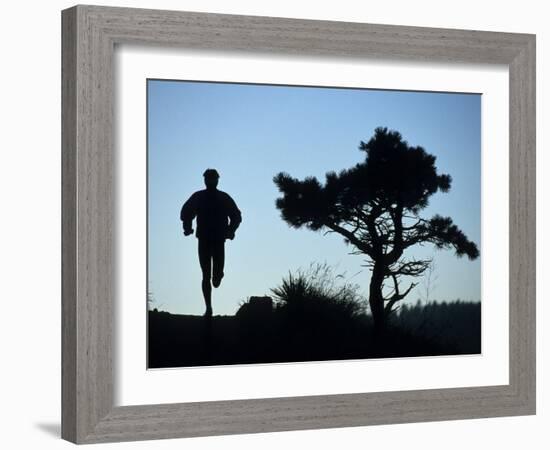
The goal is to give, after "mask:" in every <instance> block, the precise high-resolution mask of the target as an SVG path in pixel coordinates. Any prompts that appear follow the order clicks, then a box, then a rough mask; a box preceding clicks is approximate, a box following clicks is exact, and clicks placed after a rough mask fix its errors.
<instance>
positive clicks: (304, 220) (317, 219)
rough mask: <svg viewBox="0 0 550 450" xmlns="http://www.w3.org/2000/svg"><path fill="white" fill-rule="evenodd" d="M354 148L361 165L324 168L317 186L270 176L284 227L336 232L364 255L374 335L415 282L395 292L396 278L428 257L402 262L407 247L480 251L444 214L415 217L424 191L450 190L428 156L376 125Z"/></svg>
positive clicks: (414, 272) (413, 271) (311, 180)
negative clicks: (337, 169) (361, 158)
mask: <svg viewBox="0 0 550 450" xmlns="http://www.w3.org/2000/svg"><path fill="white" fill-rule="evenodd" d="M359 150H361V151H363V152H365V154H366V157H365V160H364V161H363V162H361V163H359V164H356V165H355V166H354V167H351V168H350V169H345V170H342V171H341V172H340V173H336V172H328V173H327V174H326V180H325V183H324V184H321V183H320V182H319V181H318V180H317V178H315V177H306V178H305V179H304V180H303V181H300V180H298V179H296V178H293V177H291V176H290V175H289V174H287V173H284V172H281V173H279V174H277V175H276V176H275V177H274V178H273V181H274V182H275V184H276V185H277V187H278V188H279V191H280V192H281V193H282V194H283V196H282V197H280V198H278V199H277V200H276V206H277V208H278V209H279V210H280V211H281V217H282V218H283V220H285V221H286V222H287V223H288V224H289V225H290V226H292V227H295V228H301V227H304V226H305V227H307V228H309V229H311V230H313V231H321V230H325V231H327V232H334V233H338V234H340V235H342V236H343V237H344V240H345V242H346V243H347V244H350V245H352V246H353V247H354V250H353V251H352V254H363V255H366V256H367V266H368V267H369V268H370V269H371V271H372V274H371V280H370V287H369V306H370V309H371V313H372V316H373V320H374V324H375V330H376V331H377V332H378V333H379V332H381V331H383V329H384V327H385V324H386V322H387V318H388V316H389V315H390V314H391V312H392V311H393V310H394V309H395V306H396V303H397V302H399V301H401V300H403V299H404V298H405V297H406V296H407V294H409V292H410V291H411V290H412V289H413V288H414V286H416V283H411V284H410V285H409V287H407V288H406V289H404V290H403V289H401V286H400V285H401V283H400V279H401V277H404V276H410V277H418V276H420V275H422V273H423V272H424V271H425V270H426V269H427V268H428V267H429V264H430V262H431V260H430V259H420V260H418V259H414V258H409V259H407V258H406V257H405V256H404V253H405V251H406V250H407V249H408V248H410V247H412V246H415V245H422V244H425V243H430V244H433V245H434V246H435V247H436V248H437V249H454V250H455V253H456V256H458V257H461V256H464V255H466V256H467V257H468V258H469V259H471V260H474V259H476V258H477V257H478V256H479V250H478V248H477V246H476V244H475V243H474V242H472V241H470V240H468V238H467V237H466V235H465V234H464V233H463V232H462V231H461V230H460V229H459V228H458V227H457V226H456V225H455V224H453V221H452V219H451V218H450V217H442V216H440V215H435V216H433V217H432V218H430V219H425V218H422V217H420V212H421V211H422V210H423V209H424V208H426V206H428V199H429V198H430V196H432V195H433V194H435V193H436V192H437V191H441V192H448V191H449V189H450V187H451V177H450V176H449V175H446V174H438V173H437V168H436V167H435V161H436V157H435V156H433V155H431V154H429V153H427V152H426V151H425V150H424V149H423V148H422V147H414V146H409V145H408V143H407V142H406V141H405V140H403V138H402V136H401V134H400V133H399V132H397V131H393V130H390V131H388V129H387V128H382V127H379V128H376V130H375V133H374V136H373V137H372V138H371V139H370V140H369V141H368V142H366V143H365V142H363V141H361V143H360V145H359Z"/></svg>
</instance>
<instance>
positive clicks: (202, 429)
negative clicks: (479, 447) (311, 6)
mask: <svg viewBox="0 0 550 450" xmlns="http://www.w3.org/2000/svg"><path fill="white" fill-rule="evenodd" d="M62 25H63V47H62V82H63V89H62V93H63V99H62V101H63V105H62V106H63V108H62V109H63V111H62V124H63V130H62V131H63V137H62V145H63V148H62V155H63V156H62V160H63V171H62V173H63V186H62V192H63V198H62V203H63V222H62V223H63V230H62V231H63V248H62V256H63V265H62V267H63V280H62V283H63V290H62V293H63V296H62V312H63V315H62V327H63V330H62V337H63V339H62V356H63V358H62V359H63V361H62V364H63V367H62V436H63V438H65V439H67V440H69V441H72V442H75V443H95V442H114V441H127V440H143V439H160V438H176V437H191V436H209V435H220V434H234V433H256V432H269V431H284V430H298V429H318V428H328V427H331V428H332V427H345V426H360V425H370V424H388V423H403V422H419V421H431V420H451V419H466V418H479V417H496V416H509V415H525V414H534V413H535V134H536V133H535V37H534V36H533V35H527V34H513V33H494V32H482V31H467V30H450V29H434V28H419V27H404V26H390V25H372V24H363V23H344V22H330V21H310V20H299V19H283V18H271V17H257V16H234V15H220V14H205V13H190V12H181V11H158V10H144V9H128V8H110V7H100V6H75V7H73V8H70V9H67V10H64V11H63V12H62ZM403 374H407V375H406V376H403ZM220 380H223V382H220Z"/></svg>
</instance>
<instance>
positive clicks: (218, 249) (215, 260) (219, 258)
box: [212, 239, 225, 288]
mask: <svg viewBox="0 0 550 450" xmlns="http://www.w3.org/2000/svg"><path fill="white" fill-rule="evenodd" d="M224 263H225V239H222V240H220V241H216V242H215V243H213V246H212V266H213V269H212V271H213V276H212V285H213V286H214V287H215V288H217V287H218V286H219V285H220V283H221V282H222V278H223V266H224Z"/></svg>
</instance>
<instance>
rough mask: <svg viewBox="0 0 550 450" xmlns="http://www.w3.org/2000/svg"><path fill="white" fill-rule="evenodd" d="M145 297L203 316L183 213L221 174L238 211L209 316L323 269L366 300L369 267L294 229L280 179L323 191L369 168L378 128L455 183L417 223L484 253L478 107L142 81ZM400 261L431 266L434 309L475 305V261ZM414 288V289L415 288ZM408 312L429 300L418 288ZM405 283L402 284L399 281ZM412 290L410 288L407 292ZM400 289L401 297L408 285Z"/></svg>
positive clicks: (476, 98) (414, 98) (362, 92)
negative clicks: (419, 151) (280, 203)
mask: <svg viewBox="0 0 550 450" xmlns="http://www.w3.org/2000/svg"><path fill="white" fill-rule="evenodd" d="M147 94H148V289H149V291H150V292H151V293H152V295H153V298H154V303H153V307H158V308H159V309H160V310H164V311H170V312H172V313H178V314H202V313H203V312H204V302H203V298H202V293H201V287H200V285H201V283H200V280H201V274H200V267H199V264H198V256H197V239H196V238H195V236H194V235H192V236H188V237H184V236H183V232H182V226H181V222H180V220H179V213H180V208H181V206H182V204H183V202H184V201H185V200H186V199H187V198H188V197H189V196H190V195H191V194H192V193H193V192H195V191H197V190H200V189H203V188H204V184H203V178H202V173H203V172H204V170H205V169H206V168H208V167H213V168H216V169H217V170H218V172H219V173H220V176H221V177H220V182H219V186H218V188H219V189H220V190H222V191H225V192H227V193H229V194H230V195H231V196H232V197H233V199H234V200H235V201H236V203H237V205H238V206H239V208H240V209H241V211H242V215H243V222H242V224H241V226H240V228H239V229H238V230H237V235H236V238H235V240H233V241H227V243H226V266H225V278H224V279H223V282H222V285H221V286H220V288H218V289H214V290H213V308H214V314H234V313H235V312H236V310H237V309H238V306H239V303H240V302H242V301H244V300H246V299H247V298H248V297H249V296H251V295H269V293H270V288H273V287H276V286H277V285H278V284H279V283H280V281H281V279H282V278H283V277H284V276H286V275H287V274H288V272H289V270H291V271H295V270H296V269H299V268H302V269H307V267H308V266H309V265H310V263H313V262H321V263H323V262H326V263H327V264H329V265H331V266H334V267H335V273H342V274H344V276H345V278H344V279H345V280H347V281H349V282H353V283H357V284H359V285H360V287H361V292H362V293H364V294H365V295H366V294H367V292H368V283H369V278H370V273H369V271H368V269H366V268H363V267H361V264H363V261H364V257H362V256H355V255H350V254H349V252H350V251H351V250H352V248H351V247H348V246H346V245H345V244H344V242H343V240H342V238H341V237H340V236H339V235H337V234H330V235H326V236H324V235H323V233H318V232H317V233H316V232H313V231H310V230H308V229H299V230H296V229H292V228H290V227H289V226H288V225H287V224H286V223H285V222H284V221H283V220H282V219H281V218H280V214H279V211H278V210H277V209H276V208H275V199H276V198H277V197H278V196H279V192H278V190H277V188H276V186H275V184H274V183H273V181H272V179H273V176H274V175H275V174H277V173H278V172H280V171H284V172H288V173H289V174H291V175H292V176H295V177H298V178H303V177H306V176H309V175H314V176H317V178H318V179H320V180H321V181H324V175H325V173H326V172H328V171H332V170H334V171H339V170H340V169H344V168H348V167H351V166H352V165H354V164H356V163H358V162H360V161H362V160H363V159H364V153H363V152H360V151H359V150H358V145H359V142H360V141H361V140H363V141H368V140H369V139H370V137H371V136H372V135H373V133H374V129H375V128H376V127H378V126H385V127H388V128H390V129H394V130H397V131H399V132H400V133H401V134H402V135H403V138H404V139H405V140H407V141H408V143H409V144H410V145H420V146H422V147H424V148H425V149H426V150H427V151H428V152H429V153H432V154H434V155H436V156H437V161H436V166H437V167H438V170H439V172H440V173H448V174H450V175H451V176H452V178H453V182H452V185H451V190H450V192H449V193H446V194H444V193H437V194H435V195H434V196H433V197H432V198H431V201H430V205H429V206H428V208H426V209H425V210H424V211H423V212H422V216H424V217H431V216H432V215H434V214H436V213H438V214H441V215H444V216H447V215H448V216H451V217H452V218H453V220H454V222H455V223H456V224H457V225H458V226H459V228H461V229H462V230H463V231H464V232H465V233H466V235H467V236H468V237H469V238H470V239H471V240H473V241H474V242H475V243H477V244H478V247H479V248H480V249H481V217H480V213H481V135H480V134H481V96H480V95H477V94H451V93H426V92H403V91H385V90H367V89H336V88H332V89H331V88H311V87H289V86H271V85H269V86H266V85H250V84H226V83H210V82H209V83H201V82H187V81H165V80H148V82H147ZM406 255H407V256H411V257H416V258H419V257H426V256H428V257H429V256H433V257H434V263H435V272H434V278H436V281H435V282H432V286H431V292H432V293H431V295H430V300H439V301H443V300H447V301H450V300H455V299H459V298H460V299H462V300H473V301H478V300H480V297H481V265H480V259H478V260H476V261H473V262H472V261H469V260H468V259H466V258H456V257H455V256H454V252H453V251H452V250H444V251H436V250H435V249H434V248H433V247H432V246H430V245H426V246H424V247H417V248H414V249H409V250H408V253H406ZM411 281H412V280H411ZM415 281H419V282H420V284H419V286H418V287H416V288H415V289H414V290H413V291H412V292H411V293H410V294H409V296H408V297H407V299H406V300H405V301H406V302H409V303H414V302H416V301H417V300H418V299H425V287H424V280H423V279H420V280H419V279H417V280H415ZM404 282H407V280H404ZM407 285H408V282H407ZM403 286H406V285H405V284H404V285H403Z"/></svg>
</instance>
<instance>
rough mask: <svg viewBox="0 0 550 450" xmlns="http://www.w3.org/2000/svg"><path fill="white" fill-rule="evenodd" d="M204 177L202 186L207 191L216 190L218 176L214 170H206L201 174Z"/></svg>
mask: <svg viewBox="0 0 550 450" xmlns="http://www.w3.org/2000/svg"><path fill="white" fill-rule="evenodd" d="M202 175H203V176H204V184H205V185H206V188H207V189H216V187H217V186H218V180H219V178H220V174H219V173H218V171H217V170H216V169H206V170H205V171H204V173H203V174H202Z"/></svg>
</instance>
